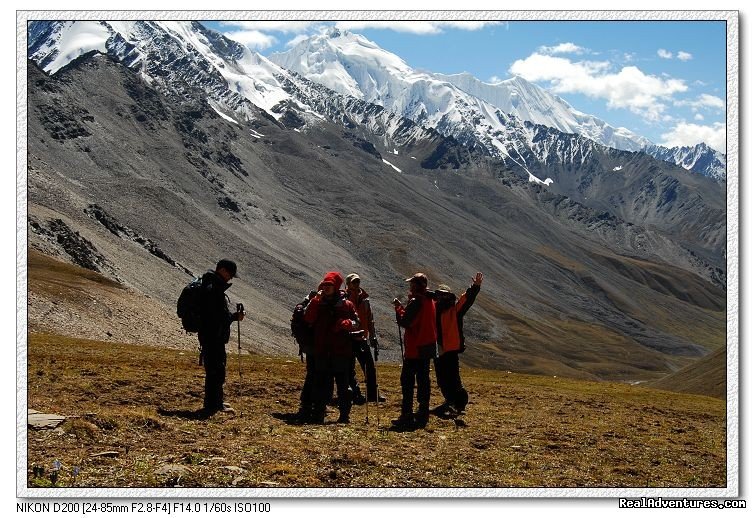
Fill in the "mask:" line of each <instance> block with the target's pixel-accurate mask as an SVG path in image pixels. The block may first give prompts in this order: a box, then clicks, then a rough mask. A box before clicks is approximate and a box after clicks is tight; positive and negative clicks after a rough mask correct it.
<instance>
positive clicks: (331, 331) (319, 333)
mask: <svg viewBox="0 0 755 518" xmlns="http://www.w3.org/2000/svg"><path fill="white" fill-rule="evenodd" d="M342 284H343V277H342V276H341V274H340V273H338V272H328V273H326V274H325V277H324V278H323V280H322V282H321V283H320V285H319V287H318V292H317V295H315V296H314V297H312V299H311V300H310V302H309V304H308V305H307V309H306V310H305V311H304V320H305V322H307V323H308V324H309V325H311V326H312V330H313V332H314V347H313V350H312V357H313V363H314V365H313V367H314V372H315V383H314V390H315V396H314V399H315V401H314V412H313V413H314V416H313V420H314V422H315V423H318V424H323V423H324V422H325V405H326V404H327V402H328V400H329V399H330V394H331V390H332V387H333V380H334V379H335V384H336V391H337V393H338V410H339V411H340V415H339V417H338V422H339V423H348V422H349V412H350V411H351V391H350V390H349V374H350V371H351V357H352V354H353V351H352V345H351V334H350V333H351V332H352V331H357V330H359V318H358V317H357V311H356V308H355V307H354V304H352V303H351V302H350V301H349V300H348V297H347V296H346V293H345V292H344V291H341V289H340V288H341V285H342Z"/></svg>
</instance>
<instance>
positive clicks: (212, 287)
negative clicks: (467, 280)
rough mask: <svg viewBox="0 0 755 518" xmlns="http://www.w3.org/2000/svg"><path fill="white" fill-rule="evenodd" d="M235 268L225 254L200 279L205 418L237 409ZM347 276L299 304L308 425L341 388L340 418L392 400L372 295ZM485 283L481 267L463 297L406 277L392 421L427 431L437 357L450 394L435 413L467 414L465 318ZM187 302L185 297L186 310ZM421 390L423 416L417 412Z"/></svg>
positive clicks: (332, 279)
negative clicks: (228, 389) (231, 380)
mask: <svg viewBox="0 0 755 518" xmlns="http://www.w3.org/2000/svg"><path fill="white" fill-rule="evenodd" d="M236 273H237V267H236V263H234V262H233V261H231V260H228V259H222V260H221V261H219V262H218V263H217V266H216V268H215V270H214V271H212V270H211V271H208V272H207V273H205V274H204V275H203V276H202V277H201V280H197V281H195V283H196V287H197V291H198V292H200V294H201V297H199V298H198V301H199V302H198V313H199V314H198V325H197V332H198V337H199V344H200V350H201V356H200V362H201V363H202V364H203V365H204V369H205V393H204V407H203V413H204V414H205V415H212V414H214V413H216V412H233V411H234V410H233V409H232V408H231V407H230V406H229V405H227V404H226V403H224V401H223V384H224V382H225V370H226V361H227V355H226V349H225V346H226V344H227V343H228V341H229V339H230V329H231V325H232V323H233V322H236V321H239V322H240V321H241V320H243V319H244V315H245V312H244V310H243V306H242V305H240V304H239V305H237V310H236V311H235V312H231V310H230V308H229V307H228V297H227V296H226V294H225V292H226V290H227V289H228V288H229V287H230V285H231V284H230V281H231V279H233V278H234V277H236ZM345 281H346V285H345V288H346V289H345V290H344V289H341V287H342V285H343V284H344V278H343V277H342V276H341V274H340V273H339V272H328V273H326V274H325V275H324V277H323V279H322V282H320V284H319V285H318V287H317V290H316V291H314V290H313V291H311V292H310V293H309V295H307V297H305V299H304V300H303V301H301V302H300V303H299V304H297V305H296V307H295V309H294V313H293V316H292V326H291V327H292V333H293V334H294V336H295V337H296V339H297V342H298V343H299V347H300V351H299V352H300V354H301V355H302V356H304V357H306V376H305V379H304V383H303V387H302V391H301V396H300V407H299V410H298V412H297V413H296V414H295V420H296V421H298V422H301V423H312V424H324V422H325V415H326V405H327V404H328V403H329V402H330V401H331V400H332V397H333V386H334V385H335V388H336V395H337V405H338V410H339V417H338V422H339V423H348V422H349V413H350V411H351V407H352V404H358V405H361V404H368V403H369V402H374V403H376V404H377V403H381V402H385V398H384V397H383V396H381V395H380V393H379V386H378V383H377V376H376V369H375V363H374V360H373V357H372V354H371V353H370V347H372V348H373V350H374V351H375V359H377V355H378V351H379V344H378V339H377V334H376V332H375V322H374V318H373V315H372V310H371V307H370V300H369V296H368V294H367V292H366V291H365V290H364V289H363V288H362V287H361V279H360V277H359V275H358V274H356V273H351V274H349V275H347V276H346V279H345ZM482 281H483V275H482V273H480V272H478V273H477V274H476V275H475V276H474V278H473V279H472V283H471V285H470V286H469V288H467V290H466V291H465V292H464V293H463V294H461V296H459V297H458V298H457V296H456V295H455V294H454V293H453V292H451V290H450V288H449V287H448V286H447V285H444V284H440V285H438V287H437V289H436V290H429V289H428V279H427V276H426V275H425V274H424V273H415V274H414V275H413V276H411V277H409V278H408V279H406V282H408V283H409V294H408V300H407V303H406V305H404V304H403V303H402V302H401V301H400V300H399V299H398V298H396V299H394V300H393V305H394V309H395V312H396V322H397V323H398V325H399V339H400V342H401V348H402V360H403V361H402V367H401V395H402V398H401V414H400V415H399V416H398V418H397V419H395V420H393V425H394V426H395V427H396V428H399V429H401V428H404V429H408V428H415V427H419V428H422V427H424V426H425V425H426V424H427V422H428V420H429V417H430V413H431V411H430V391H431V390H430V362H431V361H433V362H434V367H435V373H436V377H437V381H438V386H439V388H440V391H441V394H442V395H443V398H444V402H443V404H441V405H440V406H438V407H437V408H435V409H433V411H432V412H433V413H435V414H437V415H440V416H456V415H459V414H463V413H464V411H465V408H466V406H467V403H468V402H469V395H468V393H467V391H466V389H465V388H464V385H463V383H462V381H461V376H460V372H459V354H460V353H462V352H464V349H465V344H464V330H463V318H464V315H465V314H466V312H467V311H468V310H469V308H470V307H471V306H472V304H473V303H474V301H475V298H476V297H477V294H478V293H479V292H480V287H481V285H482ZM190 286H191V285H190ZM187 288H188V287H187ZM185 291H186V290H185ZM182 296H183V295H182ZM180 305H181V303H180V301H179V308H180ZM180 314H181V310H180V309H179V315H180ZM182 318H183V317H182ZM184 326H185V327H186V324H184ZM402 330H403V338H401V331H402ZM357 362H358V363H359V365H360V367H361V370H362V372H363V373H364V376H365V385H366V393H367V394H366V397H365V396H364V395H362V394H361V391H360V389H359V383H358V382H357V380H356V363H357ZM415 387H416V399H417V403H418V409H417V412H416V413H414V412H413V409H414V393H415Z"/></svg>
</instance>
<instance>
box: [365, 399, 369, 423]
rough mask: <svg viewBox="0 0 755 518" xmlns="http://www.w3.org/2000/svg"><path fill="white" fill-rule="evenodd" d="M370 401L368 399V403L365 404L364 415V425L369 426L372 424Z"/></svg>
mask: <svg viewBox="0 0 755 518" xmlns="http://www.w3.org/2000/svg"><path fill="white" fill-rule="evenodd" d="M369 399H370V398H367V401H365V402H364V413H365V418H364V424H366V425H368V426H369V424H370V401H369Z"/></svg>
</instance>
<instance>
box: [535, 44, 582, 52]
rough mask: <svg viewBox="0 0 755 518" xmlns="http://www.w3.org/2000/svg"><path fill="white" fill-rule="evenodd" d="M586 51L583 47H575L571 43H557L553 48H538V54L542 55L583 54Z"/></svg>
mask: <svg viewBox="0 0 755 518" xmlns="http://www.w3.org/2000/svg"><path fill="white" fill-rule="evenodd" d="M586 51H587V49H585V48H584V47H580V46H579V45H575V44H574V43H571V42H566V43H559V44H558V45H556V46H554V47H546V46H542V47H540V52H542V53H543V54H584V53H585V52H586Z"/></svg>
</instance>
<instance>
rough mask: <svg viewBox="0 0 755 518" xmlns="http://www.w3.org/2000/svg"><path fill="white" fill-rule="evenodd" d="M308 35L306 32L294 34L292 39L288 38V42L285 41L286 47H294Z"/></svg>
mask: <svg viewBox="0 0 755 518" xmlns="http://www.w3.org/2000/svg"><path fill="white" fill-rule="evenodd" d="M308 37H309V36H307V35H306V34H299V35H298V36H295V37H294V38H293V39H292V40H290V41H289V42H288V43H286V48H291V47H295V46H296V45H298V44H299V42H302V41H304V40H306V39H307V38H308Z"/></svg>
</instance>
